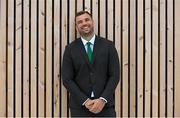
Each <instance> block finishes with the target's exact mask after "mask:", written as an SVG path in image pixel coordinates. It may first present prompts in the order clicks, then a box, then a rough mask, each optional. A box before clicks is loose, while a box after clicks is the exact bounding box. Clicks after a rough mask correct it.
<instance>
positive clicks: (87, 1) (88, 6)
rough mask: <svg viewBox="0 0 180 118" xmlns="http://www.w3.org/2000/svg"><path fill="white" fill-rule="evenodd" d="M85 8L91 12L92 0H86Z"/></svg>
mask: <svg viewBox="0 0 180 118" xmlns="http://www.w3.org/2000/svg"><path fill="white" fill-rule="evenodd" d="M84 3H85V6H84V10H86V11H89V12H91V0H84Z"/></svg>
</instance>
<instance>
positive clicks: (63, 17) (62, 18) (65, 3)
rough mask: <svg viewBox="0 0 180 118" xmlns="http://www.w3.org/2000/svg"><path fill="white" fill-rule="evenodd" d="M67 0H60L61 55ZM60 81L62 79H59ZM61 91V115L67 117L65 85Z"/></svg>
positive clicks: (65, 35) (65, 42)
mask: <svg viewBox="0 0 180 118" xmlns="http://www.w3.org/2000/svg"><path fill="white" fill-rule="evenodd" d="M66 14H67V0H62V17H61V21H62V22H61V24H62V25H61V26H62V27H61V31H62V32H61V34H62V37H60V39H61V44H62V46H61V47H62V49H61V52H62V53H61V54H62V56H61V57H63V52H64V48H65V46H66V45H67V40H68V39H67V16H66ZM61 81H62V79H61ZM61 90H62V91H61V93H62V98H61V108H62V109H61V113H62V114H61V117H67V109H68V106H67V90H66V89H65V87H64V86H63V85H62V86H61Z"/></svg>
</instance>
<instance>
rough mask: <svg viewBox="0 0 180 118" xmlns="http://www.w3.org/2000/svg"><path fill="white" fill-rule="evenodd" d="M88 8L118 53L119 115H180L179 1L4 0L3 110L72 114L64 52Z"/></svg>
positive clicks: (0, 32) (0, 49) (0, 17)
mask: <svg viewBox="0 0 180 118" xmlns="http://www.w3.org/2000/svg"><path fill="white" fill-rule="evenodd" d="M83 9H85V10H88V11H89V12H91V13H92V15H93V18H94V21H95V32H96V34H98V35H101V36H103V37H105V38H108V40H111V41H113V42H114V44H115V46H116V48H117V51H118V54H119V59H120V65H121V67H120V68H121V70H120V74H121V75H120V79H121V81H120V83H119V84H118V86H117V89H116V92H115V98H116V106H115V108H116V111H117V116H119V117H123V116H131V117H137V116H139V117H146V116H147V117H150V116H151V117H157V116H159V117H166V116H167V117H180V92H179V91H180V87H179V84H180V63H179V60H180V51H179V50H180V46H179V44H180V39H179V38H180V33H179V32H180V22H179V21H180V17H179V13H178V12H179V10H180V1H179V0H0V36H1V37H0V117H5V116H8V117H12V116H30V117H33V116H41V117H45V116H48V117H52V116H54V117H58V116H59V117H62V116H64V117H70V111H69V109H68V95H69V93H68V92H67V91H66V89H65V88H64V86H63V85H62V79H61V65H62V56H63V52H64V48H65V46H66V45H67V44H69V43H70V42H72V41H73V40H75V38H76V37H79V34H78V33H77V32H76V30H75V25H74V16H75V13H76V12H78V11H80V10H83Z"/></svg>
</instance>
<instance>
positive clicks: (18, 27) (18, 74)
mask: <svg viewBox="0 0 180 118" xmlns="http://www.w3.org/2000/svg"><path fill="white" fill-rule="evenodd" d="M15 4H16V16H17V17H16V31H15V32H16V37H15V38H16V42H15V44H16V47H15V52H16V53H15V55H16V62H15V63H16V64H15V65H16V68H15V69H16V73H15V76H16V77H15V78H16V80H15V81H16V82H15V83H16V88H15V89H16V90H15V91H16V92H15V93H16V94H15V97H16V101H15V102H16V107H15V111H16V116H17V117H20V116H21V113H22V106H21V104H22V99H21V95H22V94H21V89H22V88H21V86H22V83H21V78H22V76H21V73H22V68H21V64H22V63H21V61H22V60H21V56H22V53H21V50H22V44H21V39H22V37H21V33H22V25H21V22H22V21H21V17H22V16H21V15H22V9H21V7H22V1H21V0H16V3H15Z"/></svg>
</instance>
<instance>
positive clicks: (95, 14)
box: [92, 0, 99, 34]
mask: <svg viewBox="0 0 180 118" xmlns="http://www.w3.org/2000/svg"><path fill="white" fill-rule="evenodd" d="M98 5H99V2H98V0H92V17H93V20H94V23H95V24H94V32H95V34H98V32H99V31H98V25H99V24H98V19H99V18H98V15H99V14H98V13H99V11H98Z"/></svg>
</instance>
